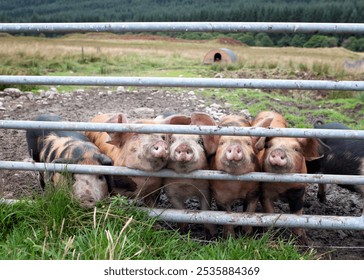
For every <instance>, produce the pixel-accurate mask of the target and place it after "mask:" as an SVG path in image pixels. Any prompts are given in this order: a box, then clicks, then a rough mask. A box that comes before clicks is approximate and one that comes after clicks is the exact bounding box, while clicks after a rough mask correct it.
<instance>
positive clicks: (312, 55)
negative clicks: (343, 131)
mask: <svg viewBox="0 0 364 280" xmlns="http://www.w3.org/2000/svg"><path fill="white" fill-rule="evenodd" d="M220 47H228V48H230V49H232V50H233V51H234V52H235V53H236V54H237V56H238V58H239V61H238V63H236V64H233V65H219V64H215V65H204V64H203V63H202V61H203V58H204V55H205V54H206V53H207V52H208V51H209V50H211V49H216V48H220ZM363 58H364V54H363V53H354V52H350V51H348V50H346V49H343V48H330V49H327V48H326V49H307V48H305V49H304V48H261V47H246V46H244V45H228V46H226V45H222V44H221V43H220V42H219V40H211V41H188V40H177V39H172V38H167V37H158V36H151V35H149V36H147V35H124V36H120V35H114V34H104V33H101V34H95V33H89V34H72V35H66V36H63V37H59V38H53V39H49V38H43V37H21V36H10V35H6V34H3V35H1V41H0V59H1V61H2V63H1V65H0V74H1V75H61V76H67V75H94V76H100V75H107V76H152V77H153V76H154V77H215V76H216V74H220V75H222V76H223V77H231V78H269V79H276V78H277V79H278V78H283V79H329V80H361V79H362V78H361V77H362V75H363V74H364V67H362V68H359V69H355V71H354V70H350V71H349V70H347V69H345V68H344V61H345V60H359V59H363ZM7 86H10V85H3V86H2V88H4V87H7ZM21 88H22V89H24V90H33V91H34V90H36V89H39V88H40V87H39V86H38V87H34V86H21ZM71 88H72V87H69V86H63V87H61V88H60V90H69V89H71ZM176 91H178V89H177V90H176ZM321 93H322V92H317V91H306V92H304V91H288V92H282V91H276V92H274V91H273V92H272V91H270V92H269V93H267V92H266V91H257V90H250V89H237V90H228V89H218V90H211V89H206V90H205V91H204V93H203V94H204V95H205V96H208V95H217V96H219V97H220V98H223V99H226V101H227V102H229V103H232V104H233V106H234V107H235V108H236V109H246V108H247V107H248V109H249V110H250V111H251V113H252V114H253V115H254V114H256V113H257V112H259V111H261V110H266V109H275V110H277V111H280V112H282V113H284V114H285V115H286V116H287V118H288V120H289V121H290V123H291V124H292V125H293V126H296V127H310V126H311V125H312V124H311V120H312V119H313V118H315V117H321V118H323V119H325V120H328V121H330V120H336V121H341V122H344V123H346V124H348V125H350V126H351V127H352V128H356V129H363V128H364V120H363V119H364V118H363V117H364V109H363V108H362V107H363V106H362V105H361V104H362V103H363V101H364V92H340V91H332V92H325V94H324V95H322V94H321ZM322 96H323V97H322ZM257 99H259V102H255V101H256V100H257ZM242 101H243V102H242ZM296 103H297V104H298V106H292V104H296ZM300 104H303V105H304V106H299V105H300ZM307 114H309V116H310V118H307Z"/></svg>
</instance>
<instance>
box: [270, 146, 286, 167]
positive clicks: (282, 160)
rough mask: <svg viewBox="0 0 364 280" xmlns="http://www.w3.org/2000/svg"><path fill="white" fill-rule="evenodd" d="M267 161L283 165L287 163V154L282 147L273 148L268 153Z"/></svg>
mask: <svg viewBox="0 0 364 280" xmlns="http://www.w3.org/2000/svg"><path fill="white" fill-rule="evenodd" d="M269 163H270V164H271V165H275V166H285V165H286V164H287V154H286V152H285V151H284V150H282V149H275V150H273V151H272V152H271V153H270V155H269Z"/></svg>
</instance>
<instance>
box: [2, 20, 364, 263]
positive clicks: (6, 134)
mask: <svg viewBox="0 0 364 280" xmlns="http://www.w3.org/2000/svg"><path fill="white" fill-rule="evenodd" d="M86 31H103V32H105V31H106V32H154V31H174V32H185V31H188V32H194V31H203V32H213V31H219V32H272V33H274V32H289V33H299V32H302V33H316V32H319V33H357V34H363V33H364V24H300V23H292V24H288V23H120V24H118V23H99V24H86V23H85V24H65V23H60V24H0V32H7V33H46V32H51V33H70V32H86ZM0 83H1V84H32V85H80V86H100V87H107V86H135V87H138V88H140V90H139V92H138V93H137V94H135V93H131V92H121V93H119V94H104V95H100V94H97V92H92V90H91V91H90V92H85V91H78V92H75V93H74V94H72V95H70V96H69V97H68V98H63V99H61V98H60V97H56V98H54V99H49V100H47V102H46V104H44V103H43V104H42V103H39V102H35V101H34V100H33V101H32V100H29V102H24V103H23V104H22V106H21V110H13V111H6V112H0V114H1V120H0V129H1V130H2V132H1V133H0V141H1V161H0V169H1V172H2V178H1V181H0V184H1V185H2V186H1V187H2V193H6V194H7V195H5V196H4V198H5V199H6V198H18V197H22V196H24V195H25V194H27V195H31V193H32V191H34V189H37V183H36V176H35V172H34V171H41V170H53V169H55V170H57V171H59V170H63V169H64V168H65V166H64V165H61V164H52V165H46V164H40V163H39V164H35V163H31V162H26V161H24V159H25V158H27V156H26V154H27V151H26V145H25V136H24V135H25V133H24V130H25V129H30V128H31V129H35V128H41V129H56V130H57V129H58V130H77V131H85V130H88V131H90V130H92V131H109V132H114V131H120V132H122V131H135V132H142V133H151V132H156V133H167V132H168V133H171V132H173V133H184V134H215V135H220V134H226V135H256V136H260V135H267V136H285V137H290V136H291V137H332V138H334V137H338V138H339V137H340V138H350V139H351V138H353V139H364V131H359V130H355V131H354V130H347V131H339V130H330V131H327V130H313V129H293V128H292V129H264V128H255V129H249V128H232V127H230V128H221V127H213V128H211V127H194V126H188V127H179V126H171V125H168V126H162V125H161V126H153V127H149V126H146V125H131V124H126V125H122V126H120V125H113V124H107V125H106V124H91V123H87V122H86V121H87V120H89V119H90V118H91V117H93V116H94V115H96V114H97V113H98V112H100V111H103V112H108V110H109V111H114V110H115V104H116V103H117V104H120V110H121V111H122V110H125V111H128V113H129V112H130V115H131V116H132V117H146V116H145V115H143V114H148V112H147V111H144V112H140V111H137V110H134V111H132V110H130V108H138V107H141V105H142V106H143V107H149V108H155V109H154V112H153V113H152V114H154V115H159V114H163V113H165V111H163V109H164V108H168V109H169V110H170V111H172V112H179V110H180V108H181V107H182V104H184V105H186V104H187V105H188V109H187V111H189V112H190V113H191V112H193V111H196V106H195V105H194V104H193V101H192V100H186V98H183V97H181V98H175V97H173V96H171V94H170V93H169V92H168V91H167V90H162V89H161V90H149V88H152V87H153V88H164V87H167V88H170V87H182V88H256V89H298V90H316V89H325V90H353V91H363V90H364V82H358V81H317V80H316V81H315V80H310V81H308V80H276V79H212V78H211V79H210V78H189V79H186V78H149V77H75V76H69V77H60V76H52V77H50V76H0ZM6 94H7V95H8V96H11V97H12V98H13V99H12V100H9V103H11V102H13V104H14V106H17V105H16V104H17V102H18V101H17V99H19V98H21V97H22V96H23V97H24V95H23V94H22V93H19V92H18V91H16V90H14V91H10V90H9V91H8V92H7V93H6ZM12 95H14V97H13V96H12ZM186 95H188V94H186ZM150 97H152V98H150ZM28 99H29V98H28ZM28 99H27V100H28ZM30 99H31V98H30ZM183 107H186V106H183ZM45 112H51V113H57V114H60V115H62V116H63V117H64V119H66V120H72V121H73V122H64V123H61V124H54V123H53V124H52V123H46V122H43V123H37V122H30V121H28V120H30V119H32V118H34V117H35V116H37V115H39V114H41V113H45ZM225 113H229V109H227V110H226V111H225ZM154 115H153V116H154ZM14 143H15V145H14ZM20 143H24V144H20ZM18 145H19V146H18ZM14 147H15V149H14ZM67 170H68V171H70V172H75V171H77V172H79V173H99V172H100V171H102V173H104V174H120V173H122V174H125V175H129V176H133V175H138V176H159V177H181V176H183V177H195V178H196V177H198V178H206V179H217V180H226V179H235V180H253V181H267V182H272V181H275V182H307V183H310V187H309V188H308V193H307V197H306V201H305V207H304V213H305V215H303V216H296V215H290V214H269V215H268V214H262V213H256V214H244V213H235V214H229V213H223V212H219V211H214V212H199V211H175V210H169V209H162V210H159V209H150V210H149V213H150V215H158V216H159V217H160V218H161V219H162V220H167V221H174V222H183V221H188V222H189V223H202V222H211V223H217V224H232V225H253V226H259V227H260V226H271V225H275V226H277V227H287V228H291V227H303V228H308V229H310V230H308V232H307V234H308V236H309V238H310V239H311V240H313V241H314V244H315V245H316V246H317V248H318V250H319V251H321V252H327V251H330V250H335V252H334V253H332V254H331V255H330V258H336V259H363V258H364V235H363V230H364V217H363V216H362V215H361V208H362V207H364V206H363V205H362V199H361V198H360V197H359V196H358V195H357V194H353V193H350V192H348V191H347V190H345V189H341V188H332V190H330V193H329V195H328V202H327V203H326V204H325V205H323V204H321V203H319V202H318V201H317V198H316V193H317V186H316V185H315V184H317V183H319V182H321V183H331V184H340V183H342V184H358V185H359V184H364V176H342V175H307V174H280V175H277V174H267V173H249V174H245V175H240V176H232V175H228V174H225V173H222V172H217V171H196V172H193V173H190V174H183V175H181V174H175V173H173V172H172V171H168V170H162V171H161V172H157V173H149V172H143V171H139V170H131V169H128V168H122V167H90V166H87V167H85V166H80V165H68V166H67ZM29 182H34V183H33V186H32V189H31V190H27V189H26V187H25V186H26V185H28V187H29V184H30V183H29ZM38 189H39V187H38ZM277 207H278V208H279V209H281V210H282V213H288V210H287V208H285V206H283V205H278V206H277Z"/></svg>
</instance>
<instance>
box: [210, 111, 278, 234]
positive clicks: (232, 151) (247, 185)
mask: <svg viewBox="0 0 364 280" xmlns="http://www.w3.org/2000/svg"><path fill="white" fill-rule="evenodd" d="M271 121H272V118H266V119H262V120H261V121H260V122H257V123H256V124H255V125H254V126H255V127H268V126H269V125H270V123H271ZM218 125H219V126H224V127H225V126H234V127H250V126H251V124H250V122H249V120H247V119H245V118H243V117H241V116H236V115H229V116H225V117H223V118H222V119H221V120H220V122H219V124H218ZM257 140H258V137H252V136H226V135H221V136H218V137H215V146H216V155H215V156H214V157H213V158H212V160H211V169H213V170H219V171H225V172H227V173H229V174H232V175H242V174H245V173H248V172H259V171H260V166H259V162H258V159H257V156H256V155H257V152H258V151H257V150H256V149H255V143H256V142H257ZM211 189H212V192H213V195H214V198H215V201H216V205H217V208H218V209H219V210H222V211H232V205H233V204H234V203H235V202H236V201H239V200H243V201H244V210H245V211H246V212H251V213H252V212H255V210H256V207H257V203H258V200H259V195H260V187H259V182H252V181H235V180H234V181H233V180H231V181H221V180H213V181H211ZM244 231H245V232H246V233H247V234H249V233H251V232H252V227H250V226H247V227H244ZM223 235H224V237H225V238H227V237H229V236H235V231H234V228H233V226H230V225H226V226H224V231H223Z"/></svg>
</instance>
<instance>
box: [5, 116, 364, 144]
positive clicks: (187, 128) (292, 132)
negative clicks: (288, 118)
mask: <svg viewBox="0 0 364 280" xmlns="http://www.w3.org/2000/svg"><path fill="white" fill-rule="evenodd" d="M1 128H2V129H25V130H28V129H50V130H76V131H107V132H136V133H165V134H171V133H176V134H199V135H207V134H208V135H239V136H244V135H250V136H267V137H302V138H311V137H313V138H346V139H364V130H351V129H350V130H343V129H312V128H262V127H222V126H196V125H153V124H130V123H129V124H128V123H127V124H115V123H91V122H42V121H18V120H0V129H1Z"/></svg>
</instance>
